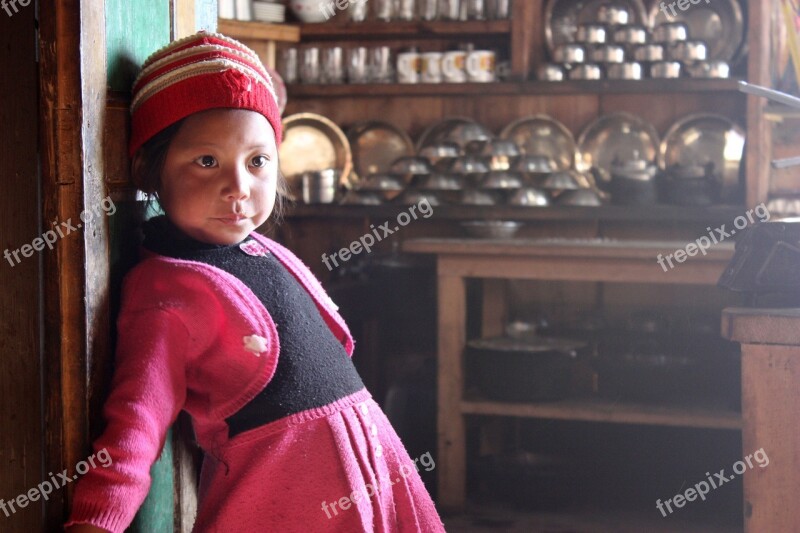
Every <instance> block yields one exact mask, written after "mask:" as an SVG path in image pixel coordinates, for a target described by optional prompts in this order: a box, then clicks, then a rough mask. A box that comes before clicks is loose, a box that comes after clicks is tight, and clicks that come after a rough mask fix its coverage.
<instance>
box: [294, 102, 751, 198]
mask: <svg viewBox="0 0 800 533" xmlns="http://www.w3.org/2000/svg"><path fill="white" fill-rule="evenodd" d="M744 143H745V133H744V130H743V129H742V128H741V127H740V126H739V125H737V124H735V123H734V122H733V121H731V120H730V119H728V118H726V117H724V116H721V115H715V114H710V113H700V114H693V115H688V116H686V117H683V118H680V119H678V120H677V121H676V122H675V123H674V124H673V125H672V126H671V127H670V128H668V129H667V131H666V132H665V134H664V136H663V139H662V138H661V137H660V136H659V134H658V132H657V131H656V130H655V128H654V127H653V126H652V125H651V124H650V123H648V122H647V121H646V120H644V119H642V118H641V117H638V116H636V115H632V114H629V113H612V114H608V115H602V116H600V117H598V118H597V119H595V120H593V121H592V122H591V123H589V124H588V125H587V126H586V127H585V128H584V129H583V131H581V132H580V134H579V135H578V138H577V141H576V140H575V137H574V136H573V134H572V132H571V131H570V130H569V129H568V128H566V127H565V126H564V125H563V124H561V123H560V122H559V121H558V120H556V119H554V118H552V117H550V116H547V115H535V116H530V117H525V118H522V119H519V120H515V121H513V122H512V123H510V124H508V125H507V126H506V127H505V128H503V129H502V131H500V132H499V134H498V135H495V134H494V133H493V132H492V131H491V130H489V129H488V128H486V127H485V126H483V125H481V124H479V123H478V122H476V121H473V120H471V119H467V118H460V117H457V118H447V119H444V120H442V121H440V122H437V123H435V124H432V125H431V126H429V127H428V128H427V129H426V130H425V131H424V132H423V133H422V135H421V136H420V137H419V139H417V142H416V143H414V142H412V140H411V139H410V138H409V136H408V135H407V134H406V133H405V132H404V131H402V130H401V129H399V128H397V127H396V126H394V125H392V124H389V123H386V122H381V121H367V122H362V123H358V124H355V125H353V126H352V127H350V128H349V130H348V132H347V134H346V135H345V133H344V132H343V131H342V130H341V129H340V128H339V127H338V126H337V125H336V124H334V123H333V122H332V121H331V120H329V119H327V118H325V117H323V116H321V115H317V114H314V113H300V114H296V115H291V116H289V117H286V118H285V119H284V139H283V142H282V144H281V147H280V162H281V171H282V173H283V175H284V176H286V177H287V179H288V181H289V185H290V190H291V191H292V193H293V195H294V196H295V197H296V198H298V199H299V198H302V199H303V201H304V202H305V203H309V204H326V203H328V204H329V203H342V204H345V205H380V204H383V203H387V202H392V203H400V204H405V205H410V204H416V203H419V202H428V203H429V204H430V205H437V206H439V205H447V204H450V205H473V206H475V205H484V206H487V205H489V206H498V205H504V206H506V205H507V206H525V207H530V208H541V207H547V206H550V205H560V206H584V207H600V206H603V205H607V204H617V205H639V206H644V205H654V204H658V203H663V204H671V205H683V206H709V205H714V204H720V203H725V204H734V205H736V204H740V203H741V198H742V194H743V182H744V180H743V175H742V165H741V161H742V154H743V152H744Z"/></svg>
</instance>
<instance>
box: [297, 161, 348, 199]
mask: <svg viewBox="0 0 800 533" xmlns="http://www.w3.org/2000/svg"><path fill="white" fill-rule="evenodd" d="M300 179H301V181H302V184H303V202H305V203H307V204H330V203H333V199H334V197H335V196H336V183H337V182H338V180H339V172H338V171H337V170H336V169H332V168H329V169H325V170H318V171H314V172H304V173H303V174H302V175H301V178H300Z"/></svg>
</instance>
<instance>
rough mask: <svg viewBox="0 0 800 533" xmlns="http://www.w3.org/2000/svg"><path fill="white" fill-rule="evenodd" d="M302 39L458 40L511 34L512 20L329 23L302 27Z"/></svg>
mask: <svg viewBox="0 0 800 533" xmlns="http://www.w3.org/2000/svg"><path fill="white" fill-rule="evenodd" d="M300 32H301V34H302V36H303V40H314V41H318V40H325V39H336V40H347V39H350V40H353V39H357V40H361V39H390V38H393V37H414V38H415V39H425V38H432V37H459V36H468V35H469V36H473V35H508V34H510V33H511V21H509V20H492V21H478V20H473V21H465V22H460V21H453V22H449V21H422V20H414V21H392V22H381V21H368V22H344V23H336V22H328V23H325V22H323V23H320V24H303V25H301V26H300Z"/></svg>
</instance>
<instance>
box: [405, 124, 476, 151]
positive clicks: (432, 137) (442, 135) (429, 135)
mask: <svg viewBox="0 0 800 533" xmlns="http://www.w3.org/2000/svg"><path fill="white" fill-rule="evenodd" d="M472 124H478V123H477V122H475V121H474V120H472V119H471V118H466V117H450V118H446V119H444V120H441V121H439V122H437V123H435V124H432V125H430V126H428V128H427V129H426V130H425V131H423V132H422V135H420V136H419V139H417V146H416V148H417V151H418V152H419V151H420V150H421V149H422V148H425V147H426V146H430V145H431V144H436V143H438V142H441V141H444V140H446V139H447V135H448V134H449V133H450V131H451V130H452V129H453V128H455V127H456V126H462V125H472Z"/></svg>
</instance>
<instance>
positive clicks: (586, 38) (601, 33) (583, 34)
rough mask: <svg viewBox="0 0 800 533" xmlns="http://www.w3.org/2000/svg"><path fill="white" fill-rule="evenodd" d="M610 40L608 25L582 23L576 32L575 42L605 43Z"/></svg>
mask: <svg viewBox="0 0 800 533" xmlns="http://www.w3.org/2000/svg"><path fill="white" fill-rule="evenodd" d="M607 40H608V34H607V31H606V27H605V26H603V25H602V24H580V25H578V29H577V31H576V32H575V42H577V43H585V44H604V43H605V42H606V41H607Z"/></svg>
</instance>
